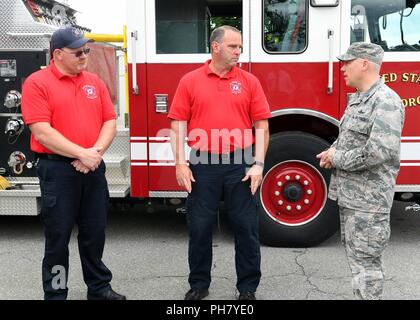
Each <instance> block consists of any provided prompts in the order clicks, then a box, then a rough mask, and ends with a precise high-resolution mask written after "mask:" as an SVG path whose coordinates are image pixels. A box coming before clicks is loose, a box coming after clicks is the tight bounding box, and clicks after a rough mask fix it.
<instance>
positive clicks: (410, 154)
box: [401, 141, 420, 162]
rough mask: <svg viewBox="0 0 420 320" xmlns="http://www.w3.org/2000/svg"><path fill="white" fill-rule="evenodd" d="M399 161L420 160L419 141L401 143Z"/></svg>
mask: <svg viewBox="0 0 420 320" xmlns="http://www.w3.org/2000/svg"><path fill="white" fill-rule="evenodd" d="M401 161H418V162H420V141H419V142H402V143H401Z"/></svg>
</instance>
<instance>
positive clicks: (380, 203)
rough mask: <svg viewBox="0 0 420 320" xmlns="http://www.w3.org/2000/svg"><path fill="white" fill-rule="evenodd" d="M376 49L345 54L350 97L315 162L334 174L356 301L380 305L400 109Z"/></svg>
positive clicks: (333, 193) (357, 47)
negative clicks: (383, 76) (336, 130)
mask: <svg viewBox="0 0 420 320" xmlns="http://www.w3.org/2000/svg"><path fill="white" fill-rule="evenodd" d="M383 54H384V52H383V50H382V48H381V47H380V46H378V45H375V44H371V43H363V42H357V43H353V44H352V45H351V46H350V47H349V49H348V50H347V53H346V54H343V55H341V56H339V57H338V59H339V60H340V61H342V62H343V67H342V69H341V71H343V73H344V79H345V81H346V84H347V85H348V86H351V87H354V88H356V89H357V92H356V93H354V94H352V95H350V98H349V101H348V105H347V109H346V111H345V113H344V116H343V118H342V120H341V123H340V132H339V136H338V138H337V140H336V141H335V142H334V143H333V145H332V146H331V148H330V149H329V150H327V151H325V152H322V153H321V154H319V155H318V156H317V157H318V158H319V159H320V165H321V167H324V168H333V169H334V171H333V174H332V177H331V183H330V190H329V197H330V198H331V199H333V200H338V205H339V208H340V220H341V239H342V242H343V245H344V246H345V248H346V254H347V258H348V261H349V265H350V269H351V272H352V275H353V281H352V286H353V292H354V294H355V296H356V298H358V299H381V298H382V292H383V283H384V269H383V263H382V253H383V251H384V249H385V247H386V246H387V244H388V241H389V236H390V223H389V220H390V211H391V206H392V202H393V198H394V186H395V181H396V177H397V174H398V171H399V167H400V142H401V131H402V127H403V123H404V107H403V104H402V101H401V99H400V98H399V96H398V95H397V94H396V93H395V92H394V91H393V90H391V89H390V88H389V87H387V86H386V85H385V84H384V82H383V80H382V79H381V78H380V75H379V71H380V66H381V63H382V58H383Z"/></svg>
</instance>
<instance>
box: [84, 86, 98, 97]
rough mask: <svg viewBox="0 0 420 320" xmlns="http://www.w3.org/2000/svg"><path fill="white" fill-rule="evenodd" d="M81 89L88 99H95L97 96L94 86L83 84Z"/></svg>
mask: <svg viewBox="0 0 420 320" xmlns="http://www.w3.org/2000/svg"><path fill="white" fill-rule="evenodd" d="M83 91H84V93H85V94H86V97H87V98H88V99H91V100H93V99H96V98H97V97H98V96H97V94H96V88H95V87H94V86H90V85H87V86H84V87H83Z"/></svg>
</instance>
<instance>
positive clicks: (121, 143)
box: [104, 128, 130, 187]
mask: <svg viewBox="0 0 420 320" xmlns="http://www.w3.org/2000/svg"><path fill="white" fill-rule="evenodd" d="M129 150H130V136H129V132H128V129H126V128H122V129H118V132H117V136H116V137H115V139H114V141H113V142H112V144H111V146H110V147H109V149H108V151H107V152H106V154H105V156H104V161H105V164H106V166H107V169H106V178H107V181H108V184H109V185H110V186H112V185H126V186H128V187H129V186H130V161H129V159H130V151H129Z"/></svg>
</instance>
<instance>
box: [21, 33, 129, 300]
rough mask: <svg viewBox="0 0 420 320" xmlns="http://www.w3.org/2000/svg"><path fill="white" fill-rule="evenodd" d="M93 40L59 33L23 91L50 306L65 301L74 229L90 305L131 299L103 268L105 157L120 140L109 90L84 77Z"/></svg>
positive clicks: (87, 75) (90, 76) (89, 76)
mask: <svg viewBox="0 0 420 320" xmlns="http://www.w3.org/2000/svg"><path fill="white" fill-rule="evenodd" d="M89 41H91V40H88V39H85V38H84V37H83V34H82V33H81V32H80V31H79V30H77V29H76V28H73V27H67V28H62V29H58V30H57V31H56V32H54V34H53V35H52V38H51V55H52V57H53V60H51V63H50V65H49V66H48V67H47V68H46V69H44V70H41V71H38V72H35V73H34V74H32V75H31V76H30V77H29V78H28V79H27V80H26V81H25V83H24V85H23V94H22V113H23V117H24V120H25V122H26V124H27V125H28V126H29V128H30V130H31V133H32V136H31V149H32V151H34V152H35V153H36V154H37V156H38V158H39V161H38V167H37V172H38V177H39V180H40V186H41V201H42V208H41V220H42V223H43V225H44V231H45V232H44V233H45V254H44V259H43V263H42V281H43V288H44V298H45V299H48V300H51V299H52V300H61V299H66V298H67V292H68V288H67V279H68V269H69V261H68V260H69V250H68V244H69V240H70V235H71V232H72V229H73V227H74V224H75V223H77V224H78V227H79V235H78V242H79V253H80V258H81V262H82V269H83V277H84V281H85V283H86V285H87V287H88V294H87V297H88V299H92V300H122V299H125V297H124V296H122V295H120V294H118V293H116V292H114V291H113V290H112V288H111V285H110V282H111V279H112V274H111V272H110V270H109V269H108V268H107V267H106V266H105V265H104V263H103V262H102V254H103V249H104V244H105V227H106V216H107V208H108V201H109V192H108V185H107V181H106V178H105V169H106V168H105V164H104V162H103V160H102V156H103V154H104V153H105V151H106V150H107V149H108V147H109V146H110V145H111V142H112V140H113V139H114V137H115V134H116V115H115V112H114V106H113V104H112V102H111V99H110V97H109V93H108V91H107V89H106V87H105V84H104V83H103V82H102V81H101V80H100V79H99V77H98V76H96V75H94V74H91V73H88V72H86V71H85V70H86V67H87V63H88V54H89V48H88V47H87V42H89Z"/></svg>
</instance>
